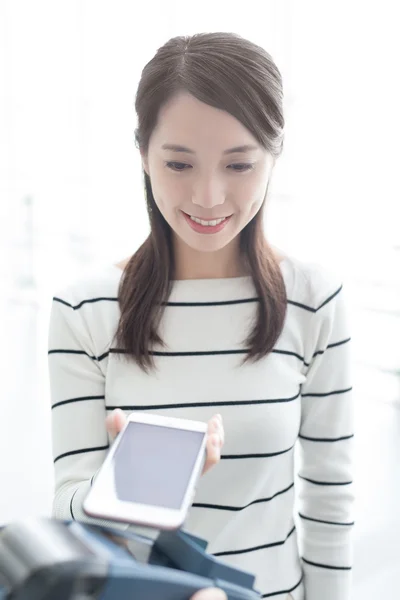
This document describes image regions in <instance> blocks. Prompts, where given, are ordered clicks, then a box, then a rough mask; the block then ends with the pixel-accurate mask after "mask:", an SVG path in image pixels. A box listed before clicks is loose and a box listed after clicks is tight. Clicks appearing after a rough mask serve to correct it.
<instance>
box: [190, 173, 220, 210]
mask: <svg viewBox="0 0 400 600" xmlns="http://www.w3.org/2000/svg"><path fill="white" fill-rule="evenodd" d="M192 202H193V204H196V205H197V206H202V207H203V208H213V207H214V206H218V205H220V204H223V203H224V202H225V194H224V191H223V189H222V187H221V184H220V183H219V182H218V181H216V180H215V179H213V178H207V179H204V180H201V181H198V182H197V184H196V186H195V188H194V190H193V193H192Z"/></svg>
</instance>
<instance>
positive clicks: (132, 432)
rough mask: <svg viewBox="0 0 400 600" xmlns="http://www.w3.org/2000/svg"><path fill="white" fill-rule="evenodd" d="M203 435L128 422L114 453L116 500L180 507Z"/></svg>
mask: <svg viewBox="0 0 400 600" xmlns="http://www.w3.org/2000/svg"><path fill="white" fill-rule="evenodd" d="M204 436H205V434H204V433H202V432H198V431H187V430H184V429H175V428H172V427H160V426H158V425H148V424H145V423H134V422H131V423H128V425H127V428H126V429H125V431H124V433H123V434H122V438H121V440H120V442H119V445H118V447H117V449H116V452H115V454H114V456H113V474H114V477H113V478H114V485H115V493H116V495H117V498H118V500H121V501H122V502H137V503H140V504H148V505H153V506H160V507H164V508H171V509H179V508H180V507H181V505H182V502H183V499H184V496H185V492H186V489H187V486H188V483H189V480H190V477H191V474H192V471H193V467H194V465H195V462H196V459H197V456H198V453H199V450H200V447H201V444H202V441H203V439H204Z"/></svg>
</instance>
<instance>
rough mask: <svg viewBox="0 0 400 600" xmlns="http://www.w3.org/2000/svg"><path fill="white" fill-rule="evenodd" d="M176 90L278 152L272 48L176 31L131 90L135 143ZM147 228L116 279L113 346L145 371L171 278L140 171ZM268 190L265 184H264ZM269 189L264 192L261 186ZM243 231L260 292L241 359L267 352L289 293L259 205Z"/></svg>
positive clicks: (162, 232)
mask: <svg viewBox="0 0 400 600" xmlns="http://www.w3.org/2000/svg"><path fill="white" fill-rule="evenodd" d="M180 91H186V92H188V93H190V94H191V95H193V96H194V97H195V98H197V99H198V100H200V101H202V102H204V103H206V104H208V105H210V106H213V107H215V108H219V109H222V110H225V111H226V112H228V113H230V114H231V115H233V116H234V117H236V119H238V120H239V121H240V122H241V123H242V124H243V125H244V126H245V127H246V128H247V129H248V130H249V131H250V132H251V133H252V134H253V136H254V137H255V138H256V139H257V141H258V142H259V143H260V144H261V145H262V147H263V148H265V149H266V150H267V151H268V152H269V153H270V154H271V155H272V156H273V157H274V158H277V157H278V156H279V155H280V154H281V152H282V146H283V129H284V118H283V113H282V102H283V92H282V79H281V75H280V72H279V70H278V68H277V67H276V65H275V63H274V62H273V60H272V58H271V56H270V55H269V54H268V53H267V52H266V51H265V50H264V49H263V48H261V47H259V46H257V45H255V44H253V43H252V42H250V41H248V40H246V39H244V38H242V37H241V36H239V35H236V34H232V33H202V34H196V35H193V36H190V37H183V36H182V37H175V38H172V39H171V40H169V41H168V42H167V43H166V44H165V45H164V46H162V47H161V48H160V49H159V50H158V51H157V53H156V55H155V56H154V58H153V59H152V60H151V61H150V62H149V63H148V64H147V65H146V66H145V67H144V69H143V72H142V76H141V80H140V82H139V87H138V90H137V95H136V104H135V108H136V112H137V115H138V128H137V130H136V132H135V135H136V143H137V145H138V147H139V148H140V150H141V152H142V153H143V154H144V155H146V154H147V151H148V146H149V140H150V136H151V134H152V131H153V129H154V128H155V126H156V123H157V118H158V114H159V111H160V108H161V107H162V106H163V104H164V103H165V102H166V101H167V100H169V99H170V98H171V97H172V96H173V95H175V94H177V93H178V92H180ZM143 175H144V184H145V193H146V201H147V210H148V214H149V220H150V228H151V231H150V234H149V236H148V238H147V239H146V240H145V242H144V243H143V244H142V246H141V247H140V248H139V249H138V250H137V251H136V252H135V254H134V255H133V256H132V257H131V258H130V260H129V262H128V264H127V266H126V268H125V270H124V274H123V276H122V279H121V283H120V287H119V294H118V297H119V306H120V311H121V316H120V320H119V324H118V329H117V332H116V341H117V346H118V350H121V351H122V352H123V353H125V354H127V355H128V356H130V357H132V358H133V359H134V360H135V361H136V362H137V364H138V365H140V367H141V368H142V369H144V370H145V371H147V370H148V369H149V368H150V367H154V361H153V356H152V352H151V346H152V345H153V344H154V343H158V344H163V341H162V340H161V339H160V336H159V334H158V326H159V323H160V320H161V317H162V311H163V305H164V304H165V303H166V302H167V301H168V298H169V295H170V290H171V281H172V280H173V278H174V257H173V251H172V240H171V230H170V227H169V225H168V224H167V222H166V221H165V219H164V217H163V216H162V214H161V212H160V210H159V209H158V207H157V205H156V202H155V200H154V197H153V192H152V188H151V181H150V178H149V176H148V175H147V173H146V172H145V171H143ZM267 192H268V189H267ZM266 196H267V193H266ZM264 205H265V198H264V202H263V206H262V208H261V210H260V211H259V212H258V213H257V215H256V216H255V217H254V218H253V219H252V220H251V221H250V223H248V225H247V226H246V227H245V228H244V229H243V231H242V232H241V233H240V236H241V237H240V248H241V252H242V254H243V259H244V261H245V263H246V265H247V268H248V272H249V274H250V275H251V276H252V278H253V281H254V285H255V288H256V292H257V297H258V300H259V302H258V310H257V320H256V322H255V324H254V327H253V330H252V331H251V332H250V334H249V337H248V339H247V341H246V348H247V349H248V353H247V355H246V358H245V360H248V359H252V360H257V359H260V358H262V357H263V356H266V355H267V354H269V352H270V351H271V350H272V348H273V347H274V345H275V343H276V341H277V340H278V338H279V336H280V334H281V332H282V329H283V325H284V320H285V315H286V307H287V299H286V290H285V284H284V281H283V277H282V273H281V270H280V267H279V263H278V261H277V258H276V257H275V256H274V253H273V250H272V249H271V247H270V246H269V244H268V243H267V241H266V239H265V236H264V231H263V217H262V213H263V207H264Z"/></svg>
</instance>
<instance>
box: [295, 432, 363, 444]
mask: <svg viewBox="0 0 400 600" xmlns="http://www.w3.org/2000/svg"><path fill="white" fill-rule="evenodd" d="M353 437H354V433H352V434H351V435H344V436H342V437H338V438H312V437H307V436H306V435H300V434H299V438H300V439H302V440H307V441H309V442H341V441H342V440H350V439H351V438H353Z"/></svg>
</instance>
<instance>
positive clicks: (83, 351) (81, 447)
mask: <svg viewBox="0 0 400 600" xmlns="http://www.w3.org/2000/svg"><path fill="white" fill-rule="evenodd" d="M48 360H49V378H50V392H51V404H52V445H53V460H54V473H55V494H54V501H53V516H54V517H56V518H59V519H77V520H81V521H89V522H92V523H95V522H97V523H98V522H100V521H95V520H94V519H90V518H88V517H87V516H86V515H85V514H84V512H83V510H82V502H83V499H84V497H85V496H86V494H87V492H88V491H89V489H90V486H91V484H92V479H93V478H94V477H95V475H96V472H97V471H98V469H99V468H100V466H101V464H102V463H103V461H104V459H105V457H106V454H107V450H108V447H109V439H108V434H107V430H106V425H105V419H106V410H105V377H104V374H103V372H102V370H101V368H100V364H99V361H98V360H97V357H96V350H95V348H94V344H93V341H92V339H91V336H90V333H89V331H88V328H87V325H86V324H85V321H84V320H83V318H82V311H80V310H75V309H74V307H73V304H72V302H71V300H70V301H69V302H67V301H66V300H63V299H61V298H59V299H54V300H53V305H52V310H51V316H50V327H49V359H48Z"/></svg>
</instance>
